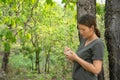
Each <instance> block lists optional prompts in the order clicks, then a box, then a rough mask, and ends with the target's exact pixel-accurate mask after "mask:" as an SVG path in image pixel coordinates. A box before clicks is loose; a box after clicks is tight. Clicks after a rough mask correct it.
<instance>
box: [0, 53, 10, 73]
mask: <svg viewBox="0 0 120 80" xmlns="http://www.w3.org/2000/svg"><path fill="white" fill-rule="evenodd" d="M9 54H10V52H5V53H4V56H3V60H2V66H1V68H2V69H3V70H4V71H5V72H7V65H8V62H9Z"/></svg>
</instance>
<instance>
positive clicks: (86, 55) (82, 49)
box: [72, 39, 104, 80]
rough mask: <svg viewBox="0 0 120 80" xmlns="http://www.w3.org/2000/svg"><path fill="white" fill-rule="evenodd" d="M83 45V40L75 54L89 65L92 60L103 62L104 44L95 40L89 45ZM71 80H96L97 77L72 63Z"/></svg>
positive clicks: (77, 64) (99, 40)
mask: <svg viewBox="0 0 120 80" xmlns="http://www.w3.org/2000/svg"><path fill="white" fill-rule="evenodd" d="M84 45H85V39H83V40H82V41H81V43H80V45H79V47H78V50H77V52H76V54H77V55H78V56H79V57H80V58H82V59H84V60H85V61H87V62H89V63H93V60H103V53H104V44H103V42H102V40H101V39H96V40H94V41H92V42H91V43H90V44H88V45H86V46H84ZM72 78H73V80H98V79H97V76H96V75H94V74H93V73H91V72H88V71H86V70H85V69H84V68H83V67H82V66H81V65H80V64H79V63H77V62H74V67H73V75H72Z"/></svg>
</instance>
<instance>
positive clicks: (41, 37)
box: [0, 0, 103, 80]
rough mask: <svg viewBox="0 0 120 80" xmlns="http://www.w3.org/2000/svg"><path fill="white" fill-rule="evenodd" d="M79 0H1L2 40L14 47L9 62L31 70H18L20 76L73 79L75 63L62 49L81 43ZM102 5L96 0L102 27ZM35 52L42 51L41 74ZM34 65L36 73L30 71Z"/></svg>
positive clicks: (7, 47) (40, 79) (42, 79)
mask: <svg viewBox="0 0 120 80" xmlns="http://www.w3.org/2000/svg"><path fill="white" fill-rule="evenodd" d="M68 1H70V2H68ZM76 1H77V0H62V3H63V4H64V5H66V7H63V6H61V5H59V4H57V3H55V2H54V1H53V0H40V1H39V0H0V7H1V8H0V41H1V42H0V44H1V45H3V47H4V50H5V51H13V52H11V53H12V54H11V55H10V61H9V62H10V64H11V65H12V66H13V67H15V68H17V69H20V68H24V69H25V70H27V71H26V72H28V73H26V74H28V75H26V74H24V73H21V72H20V71H18V72H16V73H18V75H17V74H15V75H17V76H18V77H21V76H19V75H20V74H21V75H22V76H25V77H23V78H25V79H26V77H27V79H32V78H33V77H35V78H34V79H32V80H51V79H56V80H61V79H65V80H71V72H72V71H71V70H72V68H71V65H72V64H71V63H70V62H69V61H68V60H66V58H65V56H64V54H63V50H64V47H65V46H68V47H70V48H71V49H72V50H73V51H76V49H77V46H78V45H79V40H78V32H77V28H76V26H77V24H76V8H75V3H76ZM100 6H101V5H99V4H97V10H98V11H99V12H98V15H97V17H99V18H98V20H100V22H98V25H100V26H101V25H102V27H100V29H101V30H103V23H102V24H101V16H100V15H103V8H101V7H100ZM16 45H17V47H15V46H16ZM18 45H20V46H18ZM13 47H14V48H13ZM15 48H16V50H18V51H17V52H16V53H15V52H14V50H13V49H15ZM36 52H37V53H38V54H39V56H38V57H39V59H38V60H39V67H40V71H41V74H36V71H34V70H35V64H36V56H37V54H36ZM47 59H48V61H47ZM45 64H47V67H46V70H47V71H46V72H45ZM32 67H33V71H32V72H33V73H29V72H31V70H32ZM23 72H24V71H23ZM33 74H34V75H33ZM65 76H66V77H65ZM21 78H22V77H21ZM12 80H18V78H17V77H16V78H14V79H12ZM20 80H23V79H20Z"/></svg>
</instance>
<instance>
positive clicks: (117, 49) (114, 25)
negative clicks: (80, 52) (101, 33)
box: [105, 0, 120, 80]
mask: <svg viewBox="0 0 120 80" xmlns="http://www.w3.org/2000/svg"><path fill="white" fill-rule="evenodd" d="M105 9H106V14H105V39H106V44H107V49H108V52H109V56H108V57H109V71H110V80H120V1H119V0H106V7H105Z"/></svg>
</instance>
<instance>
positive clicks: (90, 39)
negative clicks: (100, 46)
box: [87, 34, 98, 41]
mask: <svg viewBox="0 0 120 80" xmlns="http://www.w3.org/2000/svg"><path fill="white" fill-rule="evenodd" d="M95 39H98V36H97V35H96V34H93V35H91V36H90V37H89V38H87V41H93V40H95Z"/></svg>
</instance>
